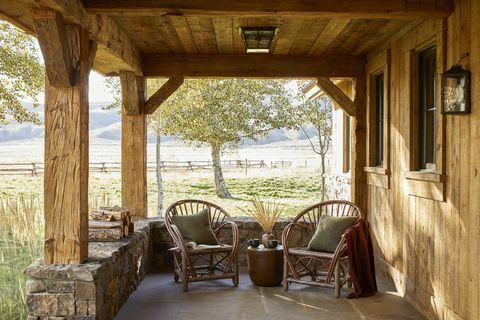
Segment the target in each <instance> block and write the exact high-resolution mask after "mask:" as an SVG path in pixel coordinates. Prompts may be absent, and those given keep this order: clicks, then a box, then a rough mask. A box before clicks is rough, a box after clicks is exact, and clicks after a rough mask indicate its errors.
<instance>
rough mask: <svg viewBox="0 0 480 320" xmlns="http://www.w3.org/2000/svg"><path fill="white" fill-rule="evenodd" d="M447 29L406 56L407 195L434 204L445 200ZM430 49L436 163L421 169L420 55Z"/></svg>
mask: <svg viewBox="0 0 480 320" xmlns="http://www.w3.org/2000/svg"><path fill="white" fill-rule="evenodd" d="M445 39H446V30H442V31H439V32H438V33H437V34H436V35H435V36H433V37H431V38H429V39H425V41H423V42H421V43H420V44H417V45H416V47H413V48H411V50H410V51H408V52H407V55H406V61H405V65H406V69H405V71H406V75H407V80H408V81H409V84H408V86H407V92H406V94H407V97H408V99H409V100H407V101H406V103H407V104H409V107H408V111H409V116H408V117H407V121H408V122H409V123H408V126H407V129H408V130H407V132H405V141H406V142H407V145H406V148H407V149H406V150H407V152H408V153H407V155H408V159H407V165H408V167H407V171H404V172H403V176H404V178H405V179H406V181H407V186H408V193H409V194H410V195H412V196H417V197H422V198H427V199H432V200H435V201H445V199H446V197H445V190H446V187H445V184H446V175H445V158H446V145H445V143H446V137H445V126H446V124H445V123H446V118H445V117H444V116H443V115H442V113H441V108H439V106H440V105H441V90H440V89H441V88H439V87H438V86H439V85H440V84H441V74H442V72H443V71H444V70H445V68H446V56H447V55H446V41H445ZM431 47H436V77H435V80H436V84H437V89H436V92H435V101H436V106H437V108H436V112H435V116H436V129H435V135H436V138H435V140H436V141H435V145H434V150H435V163H434V164H432V165H430V166H427V167H426V168H425V169H422V166H421V164H420V155H419V152H420V151H421V150H420V146H419V142H420V136H419V135H420V133H419V123H418V121H419V119H420V117H419V114H418V113H419V111H420V99H419V90H420V88H419V61H420V60H419V54H420V53H421V52H422V51H425V50H427V49H429V48H431Z"/></svg>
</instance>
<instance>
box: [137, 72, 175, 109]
mask: <svg viewBox="0 0 480 320" xmlns="http://www.w3.org/2000/svg"><path fill="white" fill-rule="evenodd" d="M183 80H184V79H183V78H182V77H172V78H170V79H168V81H167V82H165V83H164V84H163V86H162V87H161V88H160V89H158V90H157V92H155V93H154V94H153V95H152V96H151V97H150V99H148V100H147V102H145V113H146V114H152V113H154V112H155V111H156V110H157V109H158V107H160V105H161V104H162V103H164V102H165V100H167V99H168V97H170V96H171V95H172V94H173V93H174V92H175V91H177V89H178V88H180V86H181V85H182V84H183Z"/></svg>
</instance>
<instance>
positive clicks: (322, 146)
mask: <svg viewBox="0 0 480 320" xmlns="http://www.w3.org/2000/svg"><path fill="white" fill-rule="evenodd" d="M317 133H318V147H319V149H318V151H320V165H321V168H320V172H321V174H322V201H325V198H326V197H325V195H326V190H325V171H326V170H325V157H326V156H327V152H326V150H325V143H324V141H322V134H323V130H322V129H321V128H320V127H317Z"/></svg>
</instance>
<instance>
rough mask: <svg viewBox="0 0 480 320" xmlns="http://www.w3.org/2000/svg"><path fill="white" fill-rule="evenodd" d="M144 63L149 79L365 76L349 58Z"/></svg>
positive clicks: (151, 59)
mask: <svg viewBox="0 0 480 320" xmlns="http://www.w3.org/2000/svg"><path fill="white" fill-rule="evenodd" d="M142 60H143V74H144V75H145V76H146V77H149V76H150V77H172V76H174V77H185V78H222V77H231V78H316V77H356V76H360V75H364V73H365V60H364V59H363V58H362V57H358V56H346V55H323V56H295V55H275V54H273V55H271V54H263V55H262V54H251V55H250V54H232V55H145V56H143V59H142Z"/></svg>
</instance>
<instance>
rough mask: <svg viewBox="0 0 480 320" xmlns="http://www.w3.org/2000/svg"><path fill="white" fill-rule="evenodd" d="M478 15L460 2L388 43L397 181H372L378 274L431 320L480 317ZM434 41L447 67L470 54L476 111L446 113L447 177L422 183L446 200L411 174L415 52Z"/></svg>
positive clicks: (478, 4) (467, 1)
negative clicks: (411, 61)
mask: <svg viewBox="0 0 480 320" xmlns="http://www.w3.org/2000/svg"><path fill="white" fill-rule="evenodd" d="M479 15H480V1H476V0H461V1H455V12H454V14H453V15H452V16H450V17H449V18H448V20H446V21H441V20H438V21H426V22H424V23H423V24H422V25H420V26H418V27H417V28H416V29H414V30H413V31H411V32H409V33H408V34H406V35H405V36H403V37H402V38H400V39H398V40H395V41H393V42H392V43H391V44H390V45H389V46H386V47H387V48H386V49H390V50H391V65H390V67H391V78H390V98H389V101H388V102H389V108H390V114H391V116H390V125H389V128H390V132H389V133H390V159H391V161H390V162H391V165H390V170H389V171H390V177H389V179H390V184H389V185H387V186H383V187H382V186H378V185H375V184H374V183H372V184H371V185H368V205H367V208H368V220H369V221H370V223H371V227H372V231H373V238H374V242H375V248H376V249H375V250H376V256H377V258H378V259H377V270H378V272H379V273H381V274H383V275H387V276H389V277H391V278H392V279H393V280H394V282H395V284H396V286H397V288H398V289H399V290H400V292H401V293H402V294H405V296H406V298H407V299H408V300H409V301H410V302H411V303H412V304H413V305H414V306H415V307H416V308H418V309H419V310H421V311H422V312H423V313H424V314H425V315H426V316H427V318H428V319H435V318H438V319H480V313H479V311H480V310H479V305H480V300H479V297H480V294H479V288H480V277H479V272H478V269H479V267H480V259H479V243H480V227H479V222H480V218H479V217H480V201H479V197H480V195H479V191H480V176H479V173H480V171H479V169H480V152H479V148H480V87H479V80H480V48H479V44H480V19H478V16H479ZM446 28H448V29H446ZM429 39H437V41H438V42H439V43H443V45H442V46H444V47H443V48H444V49H445V50H444V52H446V61H445V62H446V66H447V68H448V67H450V66H451V65H452V64H454V63H457V62H458V61H459V60H460V59H461V57H462V56H463V55H464V54H465V53H469V54H470V56H469V57H468V58H465V59H463V60H462V65H463V67H464V68H466V69H470V71H471V72H472V113H471V115H466V116H445V117H444V120H445V126H444V130H445V131H444V133H445V137H446V138H445V140H444V144H443V146H442V147H443V148H445V149H443V150H444V158H443V159H444V160H442V161H443V162H444V164H443V165H442V167H443V168H437V171H439V172H440V174H442V171H443V173H444V177H445V182H440V183H438V182H425V181H422V182H421V183H422V184H421V188H425V189H428V188H434V187H438V186H440V188H443V189H444V192H445V195H444V199H445V200H444V201H442V199H439V198H438V197H433V196H432V197H429V196H428V193H424V194H420V196H419V194H417V195H413V194H416V190H413V189H412V187H411V184H410V182H409V181H408V179H407V178H406V175H407V174H406V172H408V171H409V170H410V169H411V168H410V159H409V154H410V150H409V145H410V143H409V141H408V140H409V137H410V125H409V122H410V120H409V114H410V112H409V110H410V108H411V100H410V92H409V83H410V77H409V70H408V69H409V66H408V61H409V60H408V56H409V54H410V51H411V50H414V49H416V48H418V47H419V46H421V45H422V44H424V43H427V42H428V41H429ZM445 40H446V41H445ZM384 48H385V46H384ZM437 50H442V48H440V47H437ZM381 54H383V55H385V51H381V52H379V51H377V52H372V53H371V54H370V55H369V61H372V60H374V59H376V57H378V55H381ZM440 55H442V53H440ZM368 71H369V70H368V67H367V72H368ZM371 71H372V72H373V71H374V70H371ZM439 72H441V68H440V70H439ZM438 94H440V93H438ZM439 108H440V106H439ZM439 117H440V119H439V121H440V122H441V121H442V117H441V116H440V114H439ZM368 174H369V175H370V174H371V173H370V172H369V173H368ZM434 198H435V199H434Z"/></svg>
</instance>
